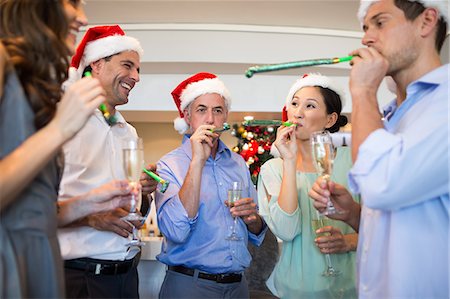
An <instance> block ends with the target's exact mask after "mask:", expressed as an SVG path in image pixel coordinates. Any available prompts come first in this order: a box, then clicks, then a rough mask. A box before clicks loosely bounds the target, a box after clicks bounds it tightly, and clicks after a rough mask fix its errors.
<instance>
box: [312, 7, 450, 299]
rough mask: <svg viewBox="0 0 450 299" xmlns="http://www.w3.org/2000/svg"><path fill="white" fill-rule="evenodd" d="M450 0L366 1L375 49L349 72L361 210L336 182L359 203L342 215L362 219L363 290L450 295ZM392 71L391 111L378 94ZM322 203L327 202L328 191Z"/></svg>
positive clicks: (367, 37)
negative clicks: (443, 55)
mask: <svg viewBox="0 0 450 299" xmlns="http://www.w3.org/2000/svg"><path fill="white" fill-rule="evenodd" d="M394 2H395V3H394ZM448 5H449V4H448V1H434V2H432V1H428V0H420V1H412V0H411V1H408V0H403V1H394V0H381V1H372V0H371V1H362V2H361V8H360V13H359V15H360V18H361V21H362V23H363V29H364V31H365V34H364V37H363V44H364V45H366V46H367V48H362V49H358V50H356V51H353V52H352V53H351V54H352V55H355V57H354V58H353V60H352V71H351V75H350V90H351V94H352V102H353V104H352V105H353V111H352V124H353V126H352V151H353V158H354V161H355V164H354V166H353V168H352V170H351V172H350V181H351V182H350V186H351V188H352V189H353V191H354V192H357V193H360V194H361V197H362V207H361V212H360V213H361V214H360V215H359V208H358V207H355V205H354V204H351V205H350V201H349V198H348V195H347V196H344V194H345V193H346V192H345V190H343V188H342V187H341V186H335V187H336V188H334V189H333V186H331V189H330V191H331V192H332V195H334V196H333V199H334V200H336V201H337V204H338V205H340V206H341V207H344V206H346V207H345V209H346V210H348V211H350V213H349V215H348V216H345V217H344V216H341V219H343V220H345V221H346V222H348V223H349V224H350V223H353V225H354V226H356V227H355V228H358V226H359V244H358V272H359V279H358V292H359V297H360V298H418V299H419V298H449V296H450V295H449V252H450V249H449V211H450V204H449V65H448V64H447V65H442V64H441V61H440V57H439V51H440V49H441V47H442V44H443V42H444V40H445V38H446V32H447V24H448ZM384 76H392V78H393V79H394V81H395V83H396V85H397V92H396V94H397V98H396V99H395V100H394V101H393V102H392V103H391V104H390V105H388V107H387V109H386V110H385V115H384V118H383V119H382V118H381V116H380V113H379V110H378V103H377V98H376V92H377V90H378V87H379V84H380V82H381V81H382V80H383V78H384ZM316 187H317V184H316ZM322 190H323V189H322ZM315 192H318V193H320V192H321V191H320V190H318V189H317V188H313V190H312V192H310V194H311V195H314V193H315ZM323 195H327V192H325V193H323ZM312 197H315V199H318V197H317V196H312ZM319 197H320V196H319ZM315 205H316V207H320V208H323V197H322V198H320V201H316V203H315ZM359 216H360V217H361V218H360V219H361V221H360V222H358V221H355V219H359ZM344 218H345V219H344Z"/></svg>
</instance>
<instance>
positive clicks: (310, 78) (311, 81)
mask: <svg viewBox="0 0 450 299" xmlns="http://www.w3.org/2000/svg"><path fill="white" fill-rule="evenodd" d="M307 86H320V87H323V88H330V89H332V90H333V91H334V92H336V93H337V94H338V95H339V96H340V97H341V102H342V106H344V99H343V93H342V92H341V91H340V90H339V88H337V87H335V86H333V84H332V82H331V80H330V79H329V78H328V77H326V76H323V75H321V74H308V75H307V76H306V77H303V78H300V79H298V80H297V81H295V83H294V85H292V87H291V89H290V90H289V93H288V96H287V97H286V107H288V106H289V104H290V103H291V101H292V98H293V97H294V95H295V93H296V92H297V91H299V90H300V89H302V88H303V87H307Z"/></svg>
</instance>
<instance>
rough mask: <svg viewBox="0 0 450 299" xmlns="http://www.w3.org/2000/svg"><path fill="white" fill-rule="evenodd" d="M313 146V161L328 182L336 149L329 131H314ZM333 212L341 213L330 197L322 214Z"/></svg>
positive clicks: (320, 174) (312, 136) (331, 213)
mask: <svg viewBox="0 0 450 299" xmlns="http://www.w3.org/2000/svg"><path fill="white" fill-rule="evenodd" d="M311 147H312V153H313V161H314V165H315V167H316V169H317V172H318V173H319V176H320V177H321V178H322V179H323V180H325V181H326V182H327V183H328V181H329V180H330V177H331V173H332V171H333V163H334V157H335V150H334V147H333V142H332V139H331V135H330V133H329V132H328V131H319V132H313V133H312V134H311ZM333 214H341V212H340V211H338V210H336V208H335V207H334V205H333V203H332V202H331V199H330V198H329V197H328V201H327V207H326V209H325V210H324V211H323V212H322V215H333Z"/></svg>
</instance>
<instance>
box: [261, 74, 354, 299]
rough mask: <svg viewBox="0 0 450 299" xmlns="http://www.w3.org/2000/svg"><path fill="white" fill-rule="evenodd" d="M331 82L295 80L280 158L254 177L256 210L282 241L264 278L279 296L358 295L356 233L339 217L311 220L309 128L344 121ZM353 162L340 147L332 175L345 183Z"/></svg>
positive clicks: (332, 127)
mask: <svg viewBox="0 0 450 299" xmlns="http://www.w3.org/2000/svg"><path fill="white" fill-rule="evenodd" d="M330 86H331V82H330V80H329V78H327V77H325V76H322V75H318V74H309V75H305V76H303V77H302V78H301V79H299V80H297V81H296V82H295V83H294V85H293V86H292V87H291V89H290V91H289V95H288V97H287V100H286V106H285V107H284V109H283V119H284V120H288V121H289V122H292V123H294V124H295V126H289V127H287V126H281V127H279V128H278V131H277V138H276V140H275V142H274V146H275V148H276V150H277V151H278V155H279V158H275V159H272V160H269V161H267V162H266V163H265V164H264V165H263V166H262V168H261V172H260V177H259V180H258V199H259V207H260V214H261V216H262V217H263V218H264V220H265V221H266V223H267V225H268V226H269V228H270V229H271V230H272V232H273V233H274V234H275V236H277V237H278V238H279V239H281V240H282V241H283V245H282V252H281V256H280V259H279V261H278V263H277V265H276V266H275V269H274V271H273V272H272V275H271V276H270V277H269V279H268V281H267V286H268V287H269V289H270V290H271V291H272V293H273V294H274V295H276V296H277V297H280V298H321V299H322V298H356V290H355V250H356V244H357V234H356V233H355V232H354V231H353V230H352V229H351V228H350V226H348V225H346V224H343V223H342V222H339V221H333V222H331V221H330V222H328V224H327V226H325V227H323V228H321V229H319V230H318V231H315V230H314V229H313V227H312V220H314V219H317V211H316V210H315V208H314V207H313V205H312V202H311V199H310V198H309V197H308V191H309V189H310V188H311V186H312V184H313V183H314V182H315V181H316V179H317V176H318V174H317V173H316V169H315V167H314V163H313V156H312V151H311V143H310V136H311V133H313V132H315V131H322V130H328V131H330V132H331V133H333V132H337V131H338V130H339V127H340V126H343V125H345V124H346V123H347V118H346V117H345V116H343V115H341V110H342V102H341V99H340V96H339V95H338V94H337V93H336V92H335V91H334V90H333V89H332V88H331V87H330ZM351 165H352V163H351V157H350V150H349V149H347V148H338V149H337V154H336V158H335V162H334V169H333V173H332V175H331V177H332V179H333V180H337V181H339V182H340V183H341V184H344V185H346V184H347V172H348V170H349V169H350V167H351ZM327 221H328V219H327ZM316 233H321V234H325V235H324V236H320V237H319V236H318V235H316ZM324 254H329V257H330V259H331V262H332V265H333V267H334V268H335V269H336V270H338V271H340V274H339V275H336V276H324V275H322V273H323V271H324V269H326V268H327V263H326V260H325V258H326V257H325V255H324ZM329 274H330V273H329ZM334 274H336V273H334Z"/></svg>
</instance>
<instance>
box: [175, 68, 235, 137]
mask: <svg viewBox="0 0 450 299" xmlns="http://www.w3.org/2000/svg"><path fill="white" fill-rule="evenodd" d="M207 93H217V94H219V95H221V96H222V97H223V99H224V100H225V105H226V107H227V109H228V110H230V107H231V97H230V93H229V91H228V89H227V88H226V87H225V84H223V82H222V81H221V80H219V78H217V76H216V75H214V74H211V73H198V74H195V75H193V76H191V77H189V78H187V79H186V80H184V81H183V82H181V83H180V84H179V85H178V86H177V87H176V88H175V89H174V90H173V91H172V97H173V100H174V102H175V105H177V108H178V112H179V114H180V116H179V117H177V118H176V119H175V120H174V128H175V130H177V131H178V132H179V133H180V134H184V133H185V132H186V131H187V129H188V128H189V126H188V124H187V123H186V121H185V119H184V113H183V110H184V109H185V108H186V107H187V106H189V104H190V103H192V102H193V101H194V100H195V99H196V98H198V97H199V96H201V95H204V94H207Z"/></svg>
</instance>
